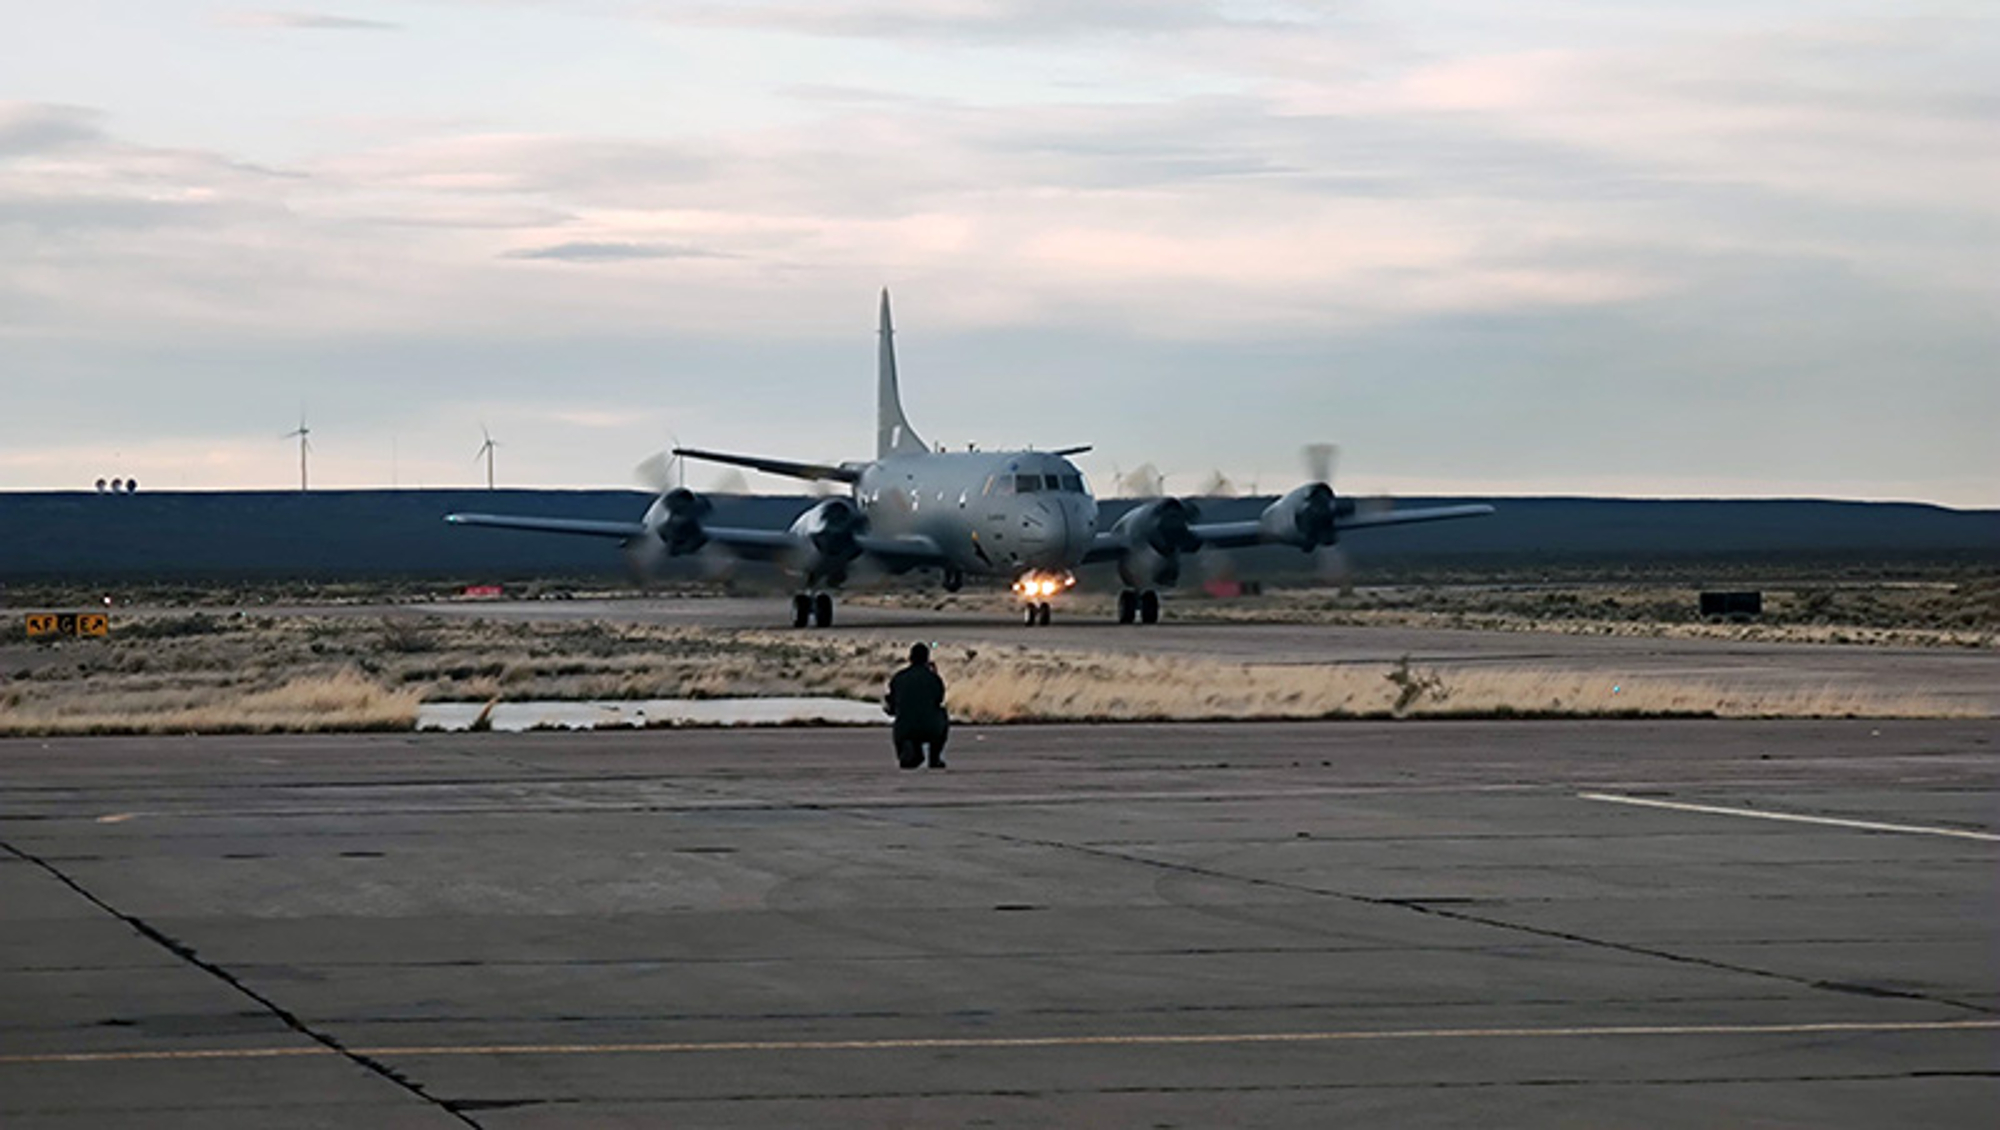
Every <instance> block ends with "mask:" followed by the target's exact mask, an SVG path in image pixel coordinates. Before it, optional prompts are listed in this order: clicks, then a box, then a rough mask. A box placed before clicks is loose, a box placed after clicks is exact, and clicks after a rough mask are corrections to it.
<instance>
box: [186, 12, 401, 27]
mask: <svg viewBox="0 0 2000 1130" xmlns="http://www.w3.org/2000/svg"><path fill="white" fill-rule="evenodd" d="M223 22H224V23H226V24H228V25H230V26H232V27H245V28H277V29H286V30H299V31H401V30H403V25H402V24H397V23H390V22H388V21H386V20H368V19H360V18H357V17H354V16H332V15H325V14H322V13H318V12H238V13H235V14H232V15H228V16H225V17H223Z"/></svg>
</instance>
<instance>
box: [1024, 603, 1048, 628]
mask: <svg viewBox="0 0 2000 1130" xmlns="http://www.w3.org/2000/svg"><path fill="white" fill-rule="evenodd" d="M1022 607H1024V608H1026V609H1027V610H1028V627H1030V628H1046V627H1048V626H1049V602H1048V601H1046V600H1044V601H1042V602H1041V603H1039V604H1027V605H1023V606H1022Z"/></svg>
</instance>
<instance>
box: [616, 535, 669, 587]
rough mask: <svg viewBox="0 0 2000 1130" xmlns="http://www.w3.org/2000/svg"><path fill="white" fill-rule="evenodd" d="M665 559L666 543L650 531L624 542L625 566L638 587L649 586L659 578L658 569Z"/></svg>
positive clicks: (664, 562)
mask: <svg viewBox="0 0 2000 1130" xmlns="http://www.w3.org/2000/svg"><path fill="white" fill-rule="evenodd" d="M666 561H667V546H666V543H665V542H663V541H661V540H660V539H659V538H658V537H656V536H654V535H653V534H651V533H647V534H646V535H645V536H644V537H637V538H633V539H632V540H631V541H628V542H626V543H625V568H626V571H627V572H629V573H631V574H632V581H633V583H634V584H636V585H638V586H639V587H640V588H645V587H647V586H650V585H651V584H652V583H653V582H654V581H656V580H658V579H659V576H660V569H661V568H662V567H663V566H664V565H665V564H666Z"/></svg>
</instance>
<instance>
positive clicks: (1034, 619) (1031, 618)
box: [1022, 604, 1041, 628]
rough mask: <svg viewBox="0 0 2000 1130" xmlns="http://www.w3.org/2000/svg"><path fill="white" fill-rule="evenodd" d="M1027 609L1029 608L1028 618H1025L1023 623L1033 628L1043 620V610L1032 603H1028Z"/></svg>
mask: <svg viewBox="0 0 2000 1130" xmlns="http://www.w3.org/2000/svg"><path fill="white" fill-rule="evenodd" d="M1027 609H1028V618H1027V619H1026V620H1023V621H1022V623H1024V624H1026V625H1027V626H1028V627H1030V628H1032V627H1034V626H1035V625H1036V624H1037V623H1039V622H1040V621H1041V612H1040V610H1038V609H1037V608H1036V607H1035V606H1034V605H1032V604H1030V605H1028V606H1027Z"/></svg>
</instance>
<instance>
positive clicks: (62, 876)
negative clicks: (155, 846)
mask: <svg viewBox="0 0 2000 1130" xmlns="http://www.w3.org/2000/svg"><path fill="white" fill-rule="evenodd" d="M0 848H4V849H6V851H7V852H9V853H10V854H12V855H13V856H14V857H15V858H17V859H19V860H21V861H22V862H24V863H30V864H33V865H34V866H36V867H39V868H41V869H42V870H43V871H45V872H47V873H48V874H49V875H50V876H51V877H53V878H54V879H55V880H56V882H58V883H61V884H62V885H63V886H65V887H68V888H69V889H70V890H71V891H74V892H75V893H76V894H77V895H78V896H79V897H81V898H82V899H83V900H84V901H85V902H88V903H90V904H91V905H92V906H95V907H96V908H98V909H99V910H101V911H103V912H104V913H106V914H108V915H110V916H111V917H113V918H116V919H118V920H119V921H120V922H123V923H125V924H126V925H127V926H130V927H131V928H132V929H133V930H134V931H135V932H136V933H138V935H139V936H140V937H142V938H145V939H146V940H147V941H149V942H152V943H153V944H154V945H156V946H159V947H160V948H161V949H164V950H166V951H167V952H168V953H170V954H172V955H174V956H175V957H176V958H179V959H180V960H181V961H183V962H185V963H186V964H188V965H191V966H193V967H194V968H196V969H199V970H201V971H202V972H204V973H206V974H208V975H209V976H211V977H213V978H215V979H216V980H218V981H221V982H222V983H223V984H225V985H227V986H229V987H230V988H231V989H234V990H235V991H236V992H238V993H240V994H242V995H243V996H246V997H248V998H250V999H251V1000H252V1001H254V1002H256V1004H257V1006H258V1007H259V1008H261V1009H263V1010H264V1011H265V1012H267V1013H269V1014H270V1015H271V1016H273V1017H275V1018H277V1020H278V1021H279V1022H280V1023H282V1024H284V1026H285V1027H287V1028H289V1029H291V1030H292V1031H294V1032H297V1033H298V1034H299V1035H301V1036H304V1037H305V1038H306V1039H308V1040H311V1041H312V1042H313V1043H316V1044H318V1045H320V1046H321V1047H324V1048H326V1049H327V1050H328V1051H330V1052H333V1053H334V1054H336V1055H338V1056H340V1057H342V1058H344V1059H346V1060H347V1061H348V1062H350V1063H352V1064H354V1065H355V1066H357V1067H360V1068H361V1069H363V1070H365V1071H367V1072H369V1073H370V1074H373V1075H376V1076H378V1077H380V1078H382V1079H385V1080H387V1081H389V1082H390V1083H392V1084H394V1085H395V1086H397V1087H399V1088H401V1089H402V1090H404V1091H406V1092H408V1093H410V1094H412V1095H415V1096H416V1097H417V1098H418V1099H421V1100H422V1101H423V1102H425V1103H427V1104H429V1105H430V1106H434V1107H436V1108H438V1109H439V1110H441V1111H443V1112H445V1113H446V1114H448V1115H450V1116H451V1117H453V1118H455V1119H457V1120H458V1121H459V1122H461V1123H464V1124H465V1125H467V1126H471V1127H473V1128H474V1130H484V1128H483V1127H482V1126H480V1124H479V1123H478V1122H475V1121H474V1120H473V1119H472V1118H470V1117H468V1116H467V1115H466V1114H465V1113H464V1112H463V1111H461V1110H459V1109H458V1107H457V1106H455V1105H454V1104H452V1103H451V1102H449V1101H447V1100H444V1099H440V1098H438V1097H437V1096H435V1095H432V1094H431V1093H430V1092H428V1091H426V1090H425V1089H424V1087H423V1085H422V1084H421V1083H418V1082H417V1081H415V1080H414V1079H410V1078H408V1077H407V1076H405V1075H403V1074H402V1073H401V1072H398V1071H397V1070H396V1069H395V1068H392V1067H390V1066H389V1065H387V1064H385V1063H383V1062H381V1061H380V1060H377V1059H374V1058H372V1057H369V1056H366V1055H362V1054H360V1053H358V1052H355V1051H352V1050H350V1049H349V1048H347V1047H346V1046H345V1045H343V1044H342V1043H341V1042H340V1041H339V1040H338V1039H336V1038H335V1037H333V1036H332V1035H330V1034H328V1033H325V1032H321V1031H319V1030H318V1029H316V1028H314V1027H313V1026H312V1025H310V1024H307V1023H306V1022H305V1020H303V1019H302V1018H300V1017H299V1015H298V1014H297V1013H294V1012H292V1011H291V1010H290V1009H288V1008H286V1007H284V1006H283V1005H281V1004H279V1003H278V1002H276V1001H274V1000H272V999H271V998H269V997H267V996H265V995H264V994H262V993H260V992H258V991H257V990H255V989H253V988H251V987H250V986H249V985H247V984H245V983H244V982H243V981H242V980H241V979H239V978H238V977H237V976H236V975H235V974H234V973H231V972H230V971H229V970H227V969H225V968H223V967H222V966H220V965H217V964H216V963H214V962H212V961H209V960H208V959H206V958H204V957H202V956H201V955H200V954H199V953H196V952H195V950H194V947H192V946H189V945H188V944H186V943H185V942H182V941H180V940H178V939H176V938H173V937H171V936H169V935H167V934H166V933H163V932H162V931H161V930H160V929H159V928H158V927H156V926H154V925H153V924H152V923H150V922H147V921H146V920H145V919H143V918H140V917H138V916H136V915H132V914H127V913H125V912H124V911H122V910H119V909H118V908H117V907H115V906H112V905H111V904H110V903H108V902H106V901H104V900H103V899H102V898H99V897H98V896H97V895H96V894H95V893H94V892H92V891H91V890H90V889H89V888H88V887H85V886H84V885H83V884H82V883H80V882H78V881H77V880H75V879H73V878H71V877H70V876H69V875H68V874H66V873H65V872H64V871H63V870H62V869H61V868H59V867H57V866H55V865H54V864H52V863H49V862H48V861H46V860H44V859H42V858H41V857H40V856H37V855H34V854H33V853H31V852H26V851H23V850H21V849H20V848H18V847H15V846H14V845H13V844H11V843H8V842H6V841H4V840H0Z"/></svg>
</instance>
